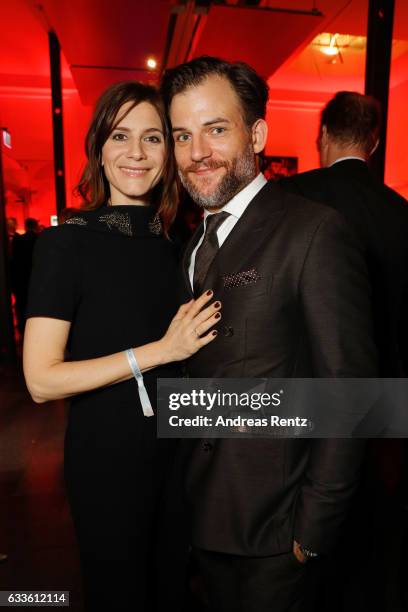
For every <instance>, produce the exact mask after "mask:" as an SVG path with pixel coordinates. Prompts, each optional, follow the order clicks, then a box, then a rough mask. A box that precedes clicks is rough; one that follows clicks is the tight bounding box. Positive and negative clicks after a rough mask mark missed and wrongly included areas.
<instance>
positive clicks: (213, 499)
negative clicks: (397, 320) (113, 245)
mask: <svg viewBox="0 0 408 612" xmlns="http://www.w3.org/2000/svg"><path fill="white" fill-rule="evenodd" d="M202 231H203V228H202V226H200V227H199V228H198V229H197V231H196V232H195V234H194V235H193V237H192V239H191V241H190V243H189V244H188V246H187V249H186V252H185V255H184V259H183V266H182V267H183V298H184V300H187V299H190V297H191V295H192V294H191V288H190V283H189V280H188V264H189V261H190V256H191V253H192V251H193V249H194V247H195V245H196V244H197V241H198V240H199V238H200V236H201V233H202ZM231 279H232V281H231ZM208 288H211V289H213V290H214V294H215V298H216V299H219V300H221V302H222V319H221V322H220V323H219V325H218V331H219V335H218V337H217V339H216V340H215V341H214V342H212V343H210V344H209V345H208V346H206V347H204V348H203V349H202V350H201V351H199V352H198V353H197V354H196V355H194V356H193V357H192V358H191V359H190V360H189V362H188V364H187V368H188V374H189V376H190V377H209V378H211V377H220V378H221V377H229V378H231V377H248V378H256V377H278V378H283V377H329V378H330V377H370V376H376V373H377V361H376V350H375V347H374V343H373V339H372V320H371V309H370V288H369V282H368V277H367V270H366V266H365V262H364V258H363V255H362V252H361V249H360V247H359V245H358V244H357V243H356V241H355V239H354V237H353V235H352V234H351V233H350V231H349V230H348V229H347V226H346V224H345V222H344V221H343V220H342V217H341V216H340V215H339V214H338V213H337V212H336V211H334V210H332V209H329V208H328V207H324V206H321V205H319V204H315V203H313V202H310V201H308V200H305V199H303V198H301V197H298V196H294V195H292V194H288V193H285V192H284V191H282V190H281V188H280V187H278V186H277V185H275V184H273V183H268V184H267V185H265V187H263V188H262V189H261V191H260V192H259V193H258V194H257V195H256V197H255V198H254V199H253V200H252V202H251V203H250V204H249V206H248V208H247V209H246V210H245V212H244V214H243V215H242V217H241V218H240V220H239V221H238V223H237V224H236V226H235V227H234V229H233V230H232V232H231V234H230V235H229V236H228V238H227V240H226V241H225V242H224V244H223V245H222V246H221V248H220V249H219V251H218V254H217V256H216V258H215V260H214V261H213V263H212V265H211V267H210V270H209V272H208V275H207V278H206V282H205V289H208ZM183 453H184V469H185V491H186V497H187V502H188V505H189V508H190V511H191V518H192V534H193V536H192V537H193V544H194V545H196V546H198V547H201V548H204V549H207V550H214V551H221V552H227V553H233V554H238V555H247V556H267V555H272V554H276V553H279V552H286V551H289V550H290V549H291V546H292V542H293V539H294V538H295V539H296V540H297V541H299V542H300V543H301V544H302V545H303V546H305V547H307V548H310V549H312V550H315V551H316V552H325V551H327V550H329V549H330V547H331V546H332V544H333V542H334V541H335V538H336V535H337V534H338V529H339V525H340V524H341V523H342V521H343V520H344V517H345V514H346V511H347V508H348V505H349V502H350V497H351V495H352V493H353V491H354V488H355V486H356V483H357V480H358V472H359V465H360V461H361V454H362V443H361V442H360V441H356V440H347V439H343V440H337V439H332V440H323V439H322V440H319V439H315V440H310V439H296V440H294V439H284V440H283V439H263V440H259V439H257V440H242V439H241V440H238V439H218V440H213V441H212V442H211V443H209V442H204V441H202V440H198V441H193V442H192V443H191V442H190V441H186V442H184V444H183Z"/></svg>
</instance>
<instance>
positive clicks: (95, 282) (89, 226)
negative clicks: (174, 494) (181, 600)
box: [24, 82, 221, 610]
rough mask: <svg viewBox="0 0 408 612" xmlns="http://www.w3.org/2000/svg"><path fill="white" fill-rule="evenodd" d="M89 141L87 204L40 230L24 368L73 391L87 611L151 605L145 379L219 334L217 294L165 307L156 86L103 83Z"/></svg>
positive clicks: (167, 447) (152, 444)
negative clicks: (104, 88)
mask: <svg viewBox="0 0 408 612" xmlns="http://www.w3.org/2000/svg"><path fill="white" fill-rule="evenodd" d="M86 150H87V156H88V163H87V166H86V168H85V171H84V174H83V176H82V179H81V182H80V185H79V191H80V193H81V194H82V195H83V197H84V199H85V202H86V205H87V206H86V207H87V208H88V210H87V211H85V212H80V213H79V214H78V215H76V216H74V217H73V218H71V219H69V220H67V221H66V223H64V224H62V225H60V226H59V227H56V228H49V229H47V230H46V231H45V232H44V233H43V235H42V236H41V238H40V239H39V241H38V242H39V244H38V247H37V249H36V255H35V261H34V268H33V274H32V281H31V292H30V302H29V309H28V321H27V326H26V332H25V346H24V371H25V376H26V381H27V386H28V388H29V391H30V393H31V395H32V397H33V399H34V401H36V402H40V403H41V402H45V401H48V400H54V399H60V398H67V397H71V398H72V399H71V407H70V414H69V421H68V428H67V433H66V440H65V478H66V485H67V491H68V497H69V502H70V505H71V510H72V515H73V520H74V525H75V528H76V532H77V535H78V539H79V544H80V553H81V561H82V567H83V575H84V584H85V597H86V602H87V610H100V609H101V608H102V606H104V607H106V606H108V605H110V606H111V609H112V610H129V609H132V608H133V607H134V606H135V605H136V604H138V606H139V608H140V609H141V610H150V609H151V605H152V604H151V601H150V600H149V597H151V595H152V593H153V592H154V590H155V589H154V586H152V585H153V583H154V579H155V570H154V564H155V559H154V537H155V533H156V515H157V509H158V506H159V505H161V503H162V497H161V496H162V493H163V488H164V484H165V479H166V469H167V468H169V466H170V465H171V458H172V452H173V451H172V446H171V444H170V441H167V440H157V439H156V422H155V418H154V416H153V417H152V416H150V415H151V414H152V407H153V411H154V410H155V407H154V399H155V396H156V385H155V382H156V379H157V378H158V377H172V376H177V375H178V367H177V362H180V361H181V360H183V359H185V358H187V357H189V356H190V355H191V354H193V353H194V352H196V351H197V350H198V349H199V348H201V347H202V346H204V345H205V344H207V343H208V342H211V341H212V340H213V339H214V338H215V336H216V331H215V330H211V328H212V326H213V325H214V324H215V323H216V322H217V320H218V319H219V318H220V316H221V315H220V313H219V308H220V304H219V303H213V304H210V300H211V295H210V294H208V295H207V294H205V295H203V296H201V297H200V298H199V299H198V300H196V301H193V300H192V301H191V302H189V303H188V304H184V305H183V306H181V307H180V308H179V310H178V311H177V314H176V315H175V316H174V318H173V319H172V320H171V317H173V315H174V313H175V312H176V308H177V297H176V293H175V285H176V282H175V278H176V260H175V256H174V252H173V248H172V244H171V242H170V241H169V240H168V239H167V235H168V229H169V225H170V223H171V221H172V220H173V219H174V216H175V212H176V200H175V193H174V190H175V186H174V168H173V159H172V154H171V149H170V136H169V132H168V127H167V124H166V119H165V114H164V110H163V107H162V103H161V101H160V98H159V96H158V93H157V92H156V90H155V89H154V88H152V87H150V86H146V85H142V84H140V83H135V82H125V83H119V84H117V85H114V86H113V87H111V88H110V89H108V90H107V91H106V92H105V94H104V95H103V96H102V98H101V99H100V101H99V103H98V105H97V108H96V111H95V115H94V117H93V120H92V123H91V126H90V129H89V132H88V135H87V139H86ZM170 321H171V323H170ZM169 323H170V325H169ZM166 329H167V331H166ZM129 349H130V350H129ZM66 350H68V351H69V355H70V359H71V360H70V361H67V360H66V359H65V358H64V356H65V355H66ZM139 370H140V371H141V373H142V374H143V377H142V378H141V376H140V372H139ZM134 374H135V376H137V378H138V380H137V381H136V380H135V377H134ZM146 390H147V395H146Z"/></svg>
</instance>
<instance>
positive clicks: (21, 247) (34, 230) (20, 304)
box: [11, 217, 39, 335]
mask: <svg viewBox="0 0 408 612" xmlns="http://www.w3.org/2000/svg"><path fill="white" fill-rule="evenodd" d="M24 225H25V230H26V231H25V233H24V234H22V235H21V236H19V237H18V239H17V240H16V237H14V238H13V243H12V254H11V270H12V290H13V293H14V297H15V311H16V317H17V326H18V330H19V332H20V334H21V335H23V333H24V326H25V315H26V308H27V296H28V285H29V282H30V274H31V266H32V261H33V251H34V246H35V243H36V241H37V238H38V234H39V226H38V221H37V219H33V218H31V217H28V218H27V219H26V220H25V224H24Z"/></svg>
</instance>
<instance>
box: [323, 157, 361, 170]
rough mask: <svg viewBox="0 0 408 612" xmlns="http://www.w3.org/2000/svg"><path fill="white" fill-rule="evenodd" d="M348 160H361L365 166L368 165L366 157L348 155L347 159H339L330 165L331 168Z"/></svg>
mask: <svg viewBox="0 0 408 612" xmlns="http://www.w3.org/2000/svg"><path fill="white" fill-rule="evenodd" d="M346 159H359V160H360V161H362V162H364V163H365V164H366V163H367V160H365V159H364V157H357V155H348V156H346V157H339V158H338V159H336V160H335V161H334V162H333V163H332V164H330V166H329V168H331V167H332V166H334V164H338V163H339V162H342V161H345V160H346Z"/></svg>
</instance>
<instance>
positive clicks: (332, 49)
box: [321, 34, 340, 56]
mask: <svg viewBox="0 0 408 612" xmlns="http://www.w3.org/2000/svg"><path fill="white" fill-rule="evenodd" d="M336 38H337V34H333V36H331V37H330V44H329V45H328V46H323V47H322V48H321V52H322V53H324V54H325V55H330V56H332V55H338V54H339V53H340V50H339V48H338V46H337V45H336Z"/></svg>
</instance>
